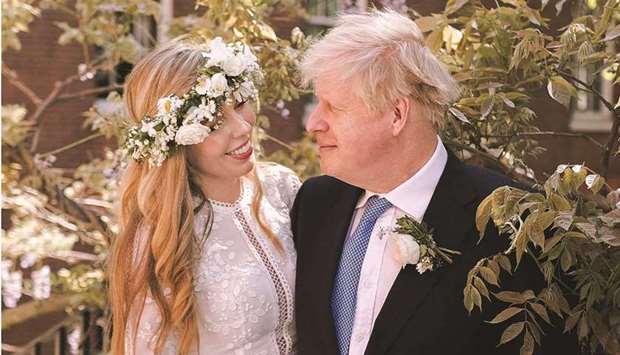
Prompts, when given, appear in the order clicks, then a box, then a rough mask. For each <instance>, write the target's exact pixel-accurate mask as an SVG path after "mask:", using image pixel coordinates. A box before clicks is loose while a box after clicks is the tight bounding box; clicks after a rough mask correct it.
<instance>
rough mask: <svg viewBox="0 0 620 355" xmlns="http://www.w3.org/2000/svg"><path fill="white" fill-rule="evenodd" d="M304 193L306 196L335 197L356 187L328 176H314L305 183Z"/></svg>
mask: <svg viewBox="0 0 620 355" xmlns="http://www.w3.org/2000/svg"><path fill="white" fill-rule="evenodd" d="M302 187H303V192H304V193H306V194H312V195H316V194H320V195H333V194H334V193H339V192H343V191H347V190H350V189H354V188H355V187H353V186H351V185H349V184H347V183H345V182H343V181H341V180H338V179H336V178H335V177H332V176H328V175H319V176H314V177H311V178H309V179H307V180H306V181H304V183H303V185H302Z"/></svg>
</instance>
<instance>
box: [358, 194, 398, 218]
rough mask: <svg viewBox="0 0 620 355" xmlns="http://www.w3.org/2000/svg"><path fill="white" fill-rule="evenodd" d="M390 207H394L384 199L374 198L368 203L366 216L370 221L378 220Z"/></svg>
mask: <svg viewBox="0 0 620 355" xmlns="http://www.w3.org/2000/svg"><path fill="white" fill-rule="evenodd" d="M390 207H392V204H391V203H390V201H388V200H387V199H385V198H384V197H381V198H379V197H377V196H372V197H371V198H369V199H368V202H366V209H365V211H364V215H366V216H367V217H369V218H370V219H373V220H376V219H377V218H379V216H381V215H382V214H383V213H384V212H385V211H387V210H388V208H390Z"/></svg>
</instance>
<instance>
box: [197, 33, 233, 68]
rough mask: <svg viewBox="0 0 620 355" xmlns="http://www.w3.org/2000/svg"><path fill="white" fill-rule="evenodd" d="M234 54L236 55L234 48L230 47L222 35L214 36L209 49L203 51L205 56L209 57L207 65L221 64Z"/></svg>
mask: <svg viewBox="0 0 620 355" xmlns="http://www.w3.org/2000/svg"><path fill="white" fill-rule="evenodd" d="M232 55H234V53H233V50H232V48H230V47H228V46H227V45H226V43H224V40H223V39H222V38H221V37H216V38H214V39H213V40H212V41H211V43H210V44H209V51H208V52H206V53H203V57H206V58H209V60H208V61H207V67H212V66H216V65H220V64H221V63H222V62H224V61H225V60H226V59H227V58H228V57H229V56H232Z"/></svg>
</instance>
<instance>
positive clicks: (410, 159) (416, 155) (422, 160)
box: [358, 135, 438, 193]
mask: <svg viewBox="0 0 620 355" xmlns="http://www.w3.org/2000/svg"><path fill="white" fill-rule="evenodd" d="M437 143H438V140H437V136H436V135H434V136H433V137H432V138H431V139H426V140H425V141H423V142H420V144H418V145H415V146H414V145H408V146H405V147H404V148H403V149H400V150H399V152H400V154H394V155H392V156H393V157H394V158H393V159H389V160H387V161H383V162H382V163H383V164H382V165H383V166H380V167H376V168H377V170H376V171H378V172H382V173H379V174H376V175H375V178H374V179H368V180H367V181H366V182H365V183H364V184H363V185H364V186H361V185H358V186H359V187H361V188H363V189H365V190H368V191H372V192H377V193H386V192H390V191H392V190H394V189H395V188H396V187H398V186H400V185H401V184H403V183H404V182H405V181H407V180H409V179H410V178H411V177H412V176H414V175H415V174H416V173H417V172H418V171H420V169H422V167H424V165H426V163H428V161H429V160H430V159H431V158H432V156H433V153H435V149H437Z"/></svg>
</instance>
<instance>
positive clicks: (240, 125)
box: [233, 115, 254, 137]
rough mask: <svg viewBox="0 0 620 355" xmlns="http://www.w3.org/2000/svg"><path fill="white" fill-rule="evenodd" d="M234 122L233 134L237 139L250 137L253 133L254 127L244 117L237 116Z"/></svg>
mask: <svg viewBox="0 0 620 355" xmlns="http://www.w3.org/2000/svg"><path fill="white" fill-rule="evenodd" d="M233 122H234V126H233V134H234V136H235V137H243V136H248V135H249V134H250V133H251V132H252V127H253V126H254V125H253V124H252V122H250V121H249V120H246V119H245V118H244V117H243V116H242V115H235V119H234V120H233Z"/></svg>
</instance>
